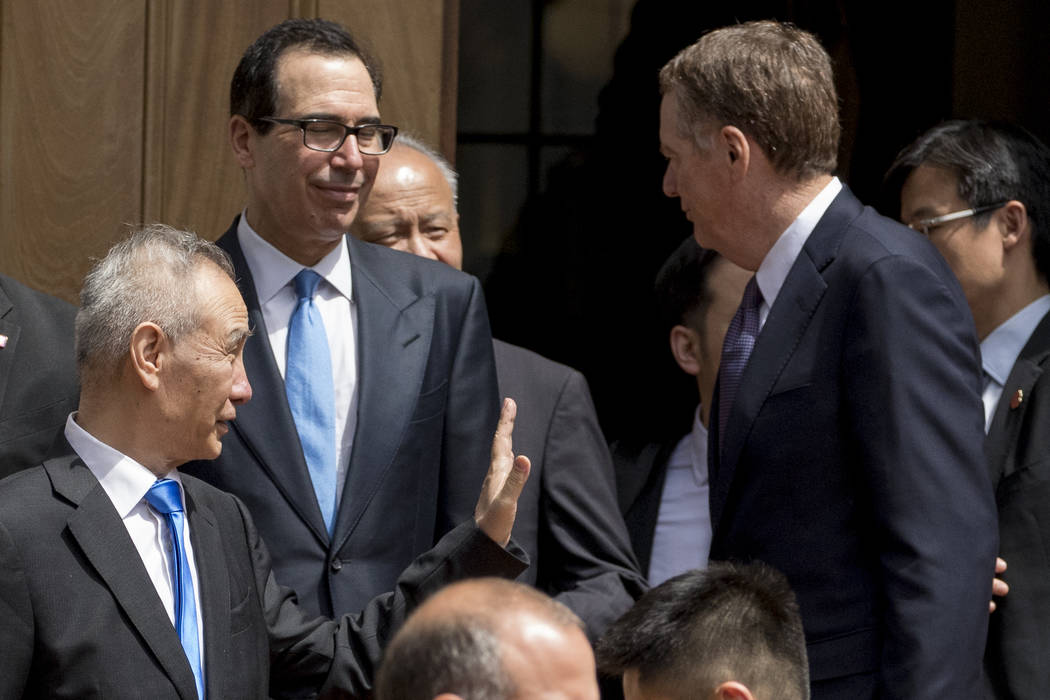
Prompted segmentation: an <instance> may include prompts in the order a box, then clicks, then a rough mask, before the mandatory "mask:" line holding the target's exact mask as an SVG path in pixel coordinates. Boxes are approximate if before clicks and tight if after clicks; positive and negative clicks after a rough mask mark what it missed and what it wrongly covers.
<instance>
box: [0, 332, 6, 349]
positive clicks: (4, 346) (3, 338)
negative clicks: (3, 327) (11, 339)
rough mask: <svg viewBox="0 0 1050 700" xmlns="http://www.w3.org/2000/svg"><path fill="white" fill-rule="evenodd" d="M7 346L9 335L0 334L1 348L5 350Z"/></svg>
mask: <svg viewBox="0 0 1050 700" xmlns="http://www.w3.org/2000/svg"><path fill="white" fill-rule="evenodd" d="M6 347H7V336H6V335H0V350H3V349H4V348H6Z"/></svg>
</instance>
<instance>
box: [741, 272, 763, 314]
mask: <svg viewBox="0 0 1050 700" xmlns="http://www.w3.org/2000/svg"><path fill="white" fill-rule="evenodd" d="M761 305H762V292H761V291H760V290H759V288H758V281H757V278H756V277H754V276H752V277H751V279H749V280H748V281H747V285H746V286H745V287H744V297H743V298H742V299H741V300H740V306H742V307H744V308H746V309H757V308H758V307H759V306H761Z"/></svg>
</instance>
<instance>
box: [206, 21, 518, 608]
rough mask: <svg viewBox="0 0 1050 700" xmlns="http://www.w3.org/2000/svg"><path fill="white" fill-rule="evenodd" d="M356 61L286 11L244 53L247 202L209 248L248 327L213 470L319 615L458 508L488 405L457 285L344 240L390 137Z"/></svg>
mask: <svg viewBox="0 0 1050 700" xmlns="http://www.w3.org/2000/svg"><path fill="white" fill-rule="evenodd" d="M380 87H381V85H380V78H379V72H378V68H377V66H376V63H375V61H374V60H373V59H372V58H371V57H369V56H368V54H367V53H366V52H365V51H364V50H363V49H362V48H361V46H360V45H359V44H358V43H357V42H356V41H355V40H354V39H353V37H352V36H351V35H350V34H349V33H348V32H347V31H346V29H345V28H343V27H341V26H339V25H337V24H334V23H332V22H328V21H325V20H320V19H293V20H288V21H285V22H282V23H281V24H279V25H277V26H275V27H273V28H271V29H269V30H267V31H266V32H265V33H263V34H262V35H261V36H260V37H259V38H258V39H257V40H256V41H255V42H254V43H253V44H252V45H251V46H250V47H248V49H247V50H246V51H245V53H244V55H243V57H242V59H241V61H240V64H239V65H238V67H237V69H236V71H235V73H234V76H233V80H232V83H231V86H230V114H231V116H230V122H229V138H230V143H231V145H232V148H233V153H234V157H235V158H236V160H237V162H238V164H239V165H240V166H241V169H242V171H243V174H244V182H245V186H246V190H247V200H246V205H245V208H244V211H243V212H242V213H241V215H240V216H238V217H237V218H236V219H235V220H234V222H233V225H232V226H231V227H230V229H229V230H228V231H227V232H226V233H225V235H223V236H222V237H221V238H220V239H219V241H218V244H219V245H220V246H221V247H222V248H224V249H225V250H226V251H227V252H229V253H230V255H231V257H232V259H233V261H234V266H235V268H236V273H237V278H238V283H239V285H240V288H241V292H242V293H243V294H244V297H245V301H246V303H247V306H248V312H249V315H250V317H251V325H252V327H253V329H254V335H253V336H252V337H251V338H250V339H249V340H248V342H247V344H246V346H245V349H244V362H245V369H246V371H247V374H248V377H249V379H250V381H251V383H252V385H253V387H254V390H255V396H256V401H255V402H254V403H253V404H251V405H249V406H247V407H246V408H245V410H243V411H240V412H239V414H238V416H237V420H236V421H234V422H233V423H232V424H231V430H230V434H229V435H228V436H227V440H226V448H225V450H224V451H223V454H222V456H221V457H220V458H219V459H218V460H215V461H214V462H197V463H194V464H191V465H188V466H187V468H186V471H187V472H191V473H193V474H195V475H197V476H200V477H202V478H203V479H205V480H206V481H209V482H211V483H212V484H214V485H216V486H218V487H219V488H221V489H223V490H225V491H230V492H232V493H234V494H236V495H237V496H239V497H240V498H241V499H242V500H243V501H244V502H245V503H246V504H247V506H248V508H249V509H250V510H251V512H252V515H253V517H254V518H255V522H256V523H257V524H258V527H259V530H260V531H261V533H262V535H263V537H264V538H265V539H266V541H267V544H268V546H269V548H270V551H271V553H272V555H273V559H274V571H275V573H276V575H277V578H278V580H280V581H282V582H283V583H285V584H286V585H288V586H290V587H292V588H294V589H295V590H296V592H297V593H298V594H299V600H300V603H301V604H302V605H303V606H304V607H305V608H306V609H307V610H309V611H311V612H314V613H319V614H324V615H329V616H331V615H338V614H340V613H343V612H345V611H348V610H356V609H359V608H361V607H362V603H363V602H364V601H366V600H368V599H370V598H371V597H373V596H374V595H375V593H376V592H379V591H383V590H387V589H389V588H390V586H391V585H392V584H393V582H394V581H395V580H396V577H397V575H398V573H399V572H400V571H401V570H402V569H404V568H405V566H406V565H407V564H408V563H409V562H410V561H412V560H413V559H414V558H415V557H416V556H417V555H418V554H420V553H421V552H423V551H426V550H428V549H430V548H431V547H432V546H433V544H434V543H435V542H436V541H437V540H438V539H439V538H440V537H441V536H442V535H443V534H444V533H445V532H447V531H448V530H450V529H451V528H452V527H453V526H454V525H455V524H456V523H458V522H460V521H462V520H463V519H464V518H465V517H469V515H470V513H471V512H472V511H473V508H474V503H473V495H476V493H477V490H478V488H479V487H480V485H481V482H482V478H483V477H484V473H485V468H486V465H487V463H488V445H487V444H486V441H487V437H486V436H489V435H491V434H492V432H493V431H494V430H495V427H496V419H497V414H498V396H497V385H496V374H495V368H494V363H493V357H492V339H491V335H490V332H489V325H488V316H487V312H486V309H485V304H484V299H483V296H482V292H481V287H480V285H479V283H478V281H477V280H476V279H474V278H473V277H470V276H468V275H465V274H463V273H461V272H458V271H456V270H453V269H451V268H449V267H448V266H445V265H437V264H433V263H432V262H431V261H426V260H422V259H419V258H416V257H415V256H410V255H405V254H402V253H399V252H396V251H391V250H388V249H386V248H383V247H381V246H374V245H370V244H366V243H362V242H360V241H358V240H356V239H353V238H350V237H348V236H347V235H346V234H347V231H348V230H349V228H350V224H351V223H352V222H353V220H354V218H355V217H356V216H357V214H358V212H359V210H360V208H361V203H362V202H363V201H364V200H365V198H366V197H367V196H368V194H369V192H370V191H371V188H372V183H373V182H374V180H375V176H376V172H377V170H378V168H379V166H380V163H381V161H382V159H383V154H384V153H386V152H387V150H389V148H390V146H391V145H392V143H393V142H394V139H395V137H396V135H397V128H396V127H394V126H390V125H387V124H384V123H383V122H382V119H381V117H380V112H379V107H378V101H379V97H380Z"/></svg>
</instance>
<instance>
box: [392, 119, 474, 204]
mask: <svg viewBox="0 0 1050 700" xmlns="http://www.w3.org/2000/svg"><path fill="white" fill-rule="evenodd" d="M394 145H395V146H405V147H407V148H411V149H412V150H413V151H418V152H419V153H422V154H423V155H425V156H426V157H427V158H429V159H430V160H432V161H434V165H436V166H437V167H438V170H440V171H441V174H442V175H444V176H445V181H446V182H447V183H448V186H449V188H450V189H451V190H452V204H453V205H456V206H457V207H458V206H459V175H457V174H456V171H455V169H453V167H452V164H451V163H449V162H448V161H447V160H446V159H445V157H444V156H443V155H441V154H440V153H438V152H437V150H436V149H434V148H432V147H430V146H428V145H427V144H426V143H424V142H423V140H422V139H419V138H417V137H415V136H412V135H411V134H406V133H404V132H400V133H398V135H397V138H396V139H395V140H394Z"/></svg>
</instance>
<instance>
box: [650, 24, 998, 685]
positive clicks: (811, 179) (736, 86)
mask: <svg viewBox="0 0 1050 700" xmlns="http://www.w3.org/2000/svg"><path fill="white" fill-rule="evenodd" d="M660 87H661V94H662V95H663V99H662V103H661V107H660V146H661V152H662V153H663V154H664V156H665V157H666V158H667V160H668V163H667V171H666V173H665V175H664V182H663V187H664V192H665V193H666V194H667V195H668V196H671V197H678V198H679V199H680V200H681V206H682V209H683V210H684V211H685V214H686V216H687V218H688V219H689V220H690V221H692V222H693V227H694V236H695V238H696V239H697V242H699V243H700V245H702V246H704V247H706V248H713V249H715V250H717V251H718V252H719V253H721V254H722V255H724V256H725V257H726V258H728V259H729V260H730V261H732V262H734V263H736V264H737V265H739V266H741V267H743V268H745V269H748V270H754V271H755V277H754V278H752V280H751V281H750V282H749V283H748V285H747V287H746V288H745V292H744V298H743V300H742V301H741V304H740V308H739V309H738V310H737V314H736V315H735V316H734V318H733V321H732V323H731V324H730V327H729V329H728V330H727V333H726V339H725V343H724V345H723V349H722V358H721V363H720V368H719V378H718V386H717V388H716V390H715V397H714V399H713V402H712V403H713V405H712V416H711V435H710V440H709V445H708V450H709V452H708V454H709V468H710V472H711V477H710V478H711V498H710V506H711V522H712V524H713V535H712V543H711V555H710V557H711V559H712V560H716V559H717V560H725V559H736V560H762V561H765V562H766V563H768V564H770V565H772V566H773V567H775V568H777V569H779V570H781V571H782V572H783V573H784V574H785V575H786V576H787V578H788V580H789V581H790V583H791V586H792V588H793V589H794V590H795V592H796V594H797V596H798V601H799V607H800V610H801V613H802V621H803V625H804V627H805V633H806V642H807V653H808V657H809V662H810V679H811V683H812V696H813V697H814V698H816V699H817V700H823V699H825V698H844V699H845V698H851V699H855V698H877V697H884V698H905V697H907V698H923V699H929V700H933V699H934V698H937V699H942V698H971V697H975V696H976V695H977V694H978V693H979V692H980V688H981V657H982V655H983V652H984V639H985V635H986V633H987V627H988V600H989V598H990V597H991V580H992V572H993V567H994V562H995V555H996V547H997V537H996V529H997V528H996V516H995V504H994V501H993V498H992V491H991V485H990V483H989V480H988V475H987V470H986V469H985V466H984V457H983V451H982V450H983V448H982V440H983V430H982V414H981V401H980V395H979V394H980V387H979V384H980V382H979V373H978V359H977V342H976V338H975V336H974V329H973V321H972V319H971V318H970V315H969V311H968V309H967V308H966V301H965V298H964V297H963V294H962V291H961V290H960V288H959V285H958V282H957V281H956V280H955V278H954V276H953V275H952V273H951V270H950V269H949V268H948V266H947V265H946V264H945V262H944V260H943V258H942V257H941V256H940V255H939V254H938V253H937V251H936V249H935V248H933V246H932V245H930V244H929V241H926V240H924V239H923V238H922V237H921V236H918V235H916V234H915V232H914V231H911V230H909V229H908V228H906V227H904V226H902V225H900V224H898V223H896V222H893V221H891V220H889V219H886V218H883V217H881V216H879V215H878V214H876V213H875V212H874V211H873V210H871V209H870V208H865V207H864V206H863V205H862V204H861V203H860V202H859V201H857V199H856V198H855V197H854V196H853V195H852V194H851V193H850V192H849V190H848V189H847V188H846V187H845V186H844V185H842V183H840V182H839V180H838V179H837V178H835V177H834V176H833V175H832V173H833V171H834V169H835V167H836V157H837V151H838V143H839V124H838V104H837V97H836V94H835V88H834V81H833V78H832V71H831V61H830V58H829V57H828V55H827V52H826V51H824V49H823V48H822V47H821V46H820V44H819V43H818V42H817V40H816V39H815V38H814V37H813V36H812V35H810V34H808V33H806V32H803V31H801V30H799V29H797V28H795V27H793V26H790V25H784V24H779V23H776V22H768V21H767V22H752V23H746V24H741V25H736V26H732V27H726V28H723V29H720V30H717V31H714V32H711V33H709V34H707V35H705V36H703V37H702V38H701V39H700V40H699V41H697V42H696V43H695V44H693V45H692V46H690V47H688V48H686V49H684V50H683V51H682V52H681V53H679V54H678V55H677V56H676V57H674V58H673V59H672V60H671V61H670V62H669V63H668V64H667V65H666V66H664V68H663V69H662V70H661V73H660Z"/></svg>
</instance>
